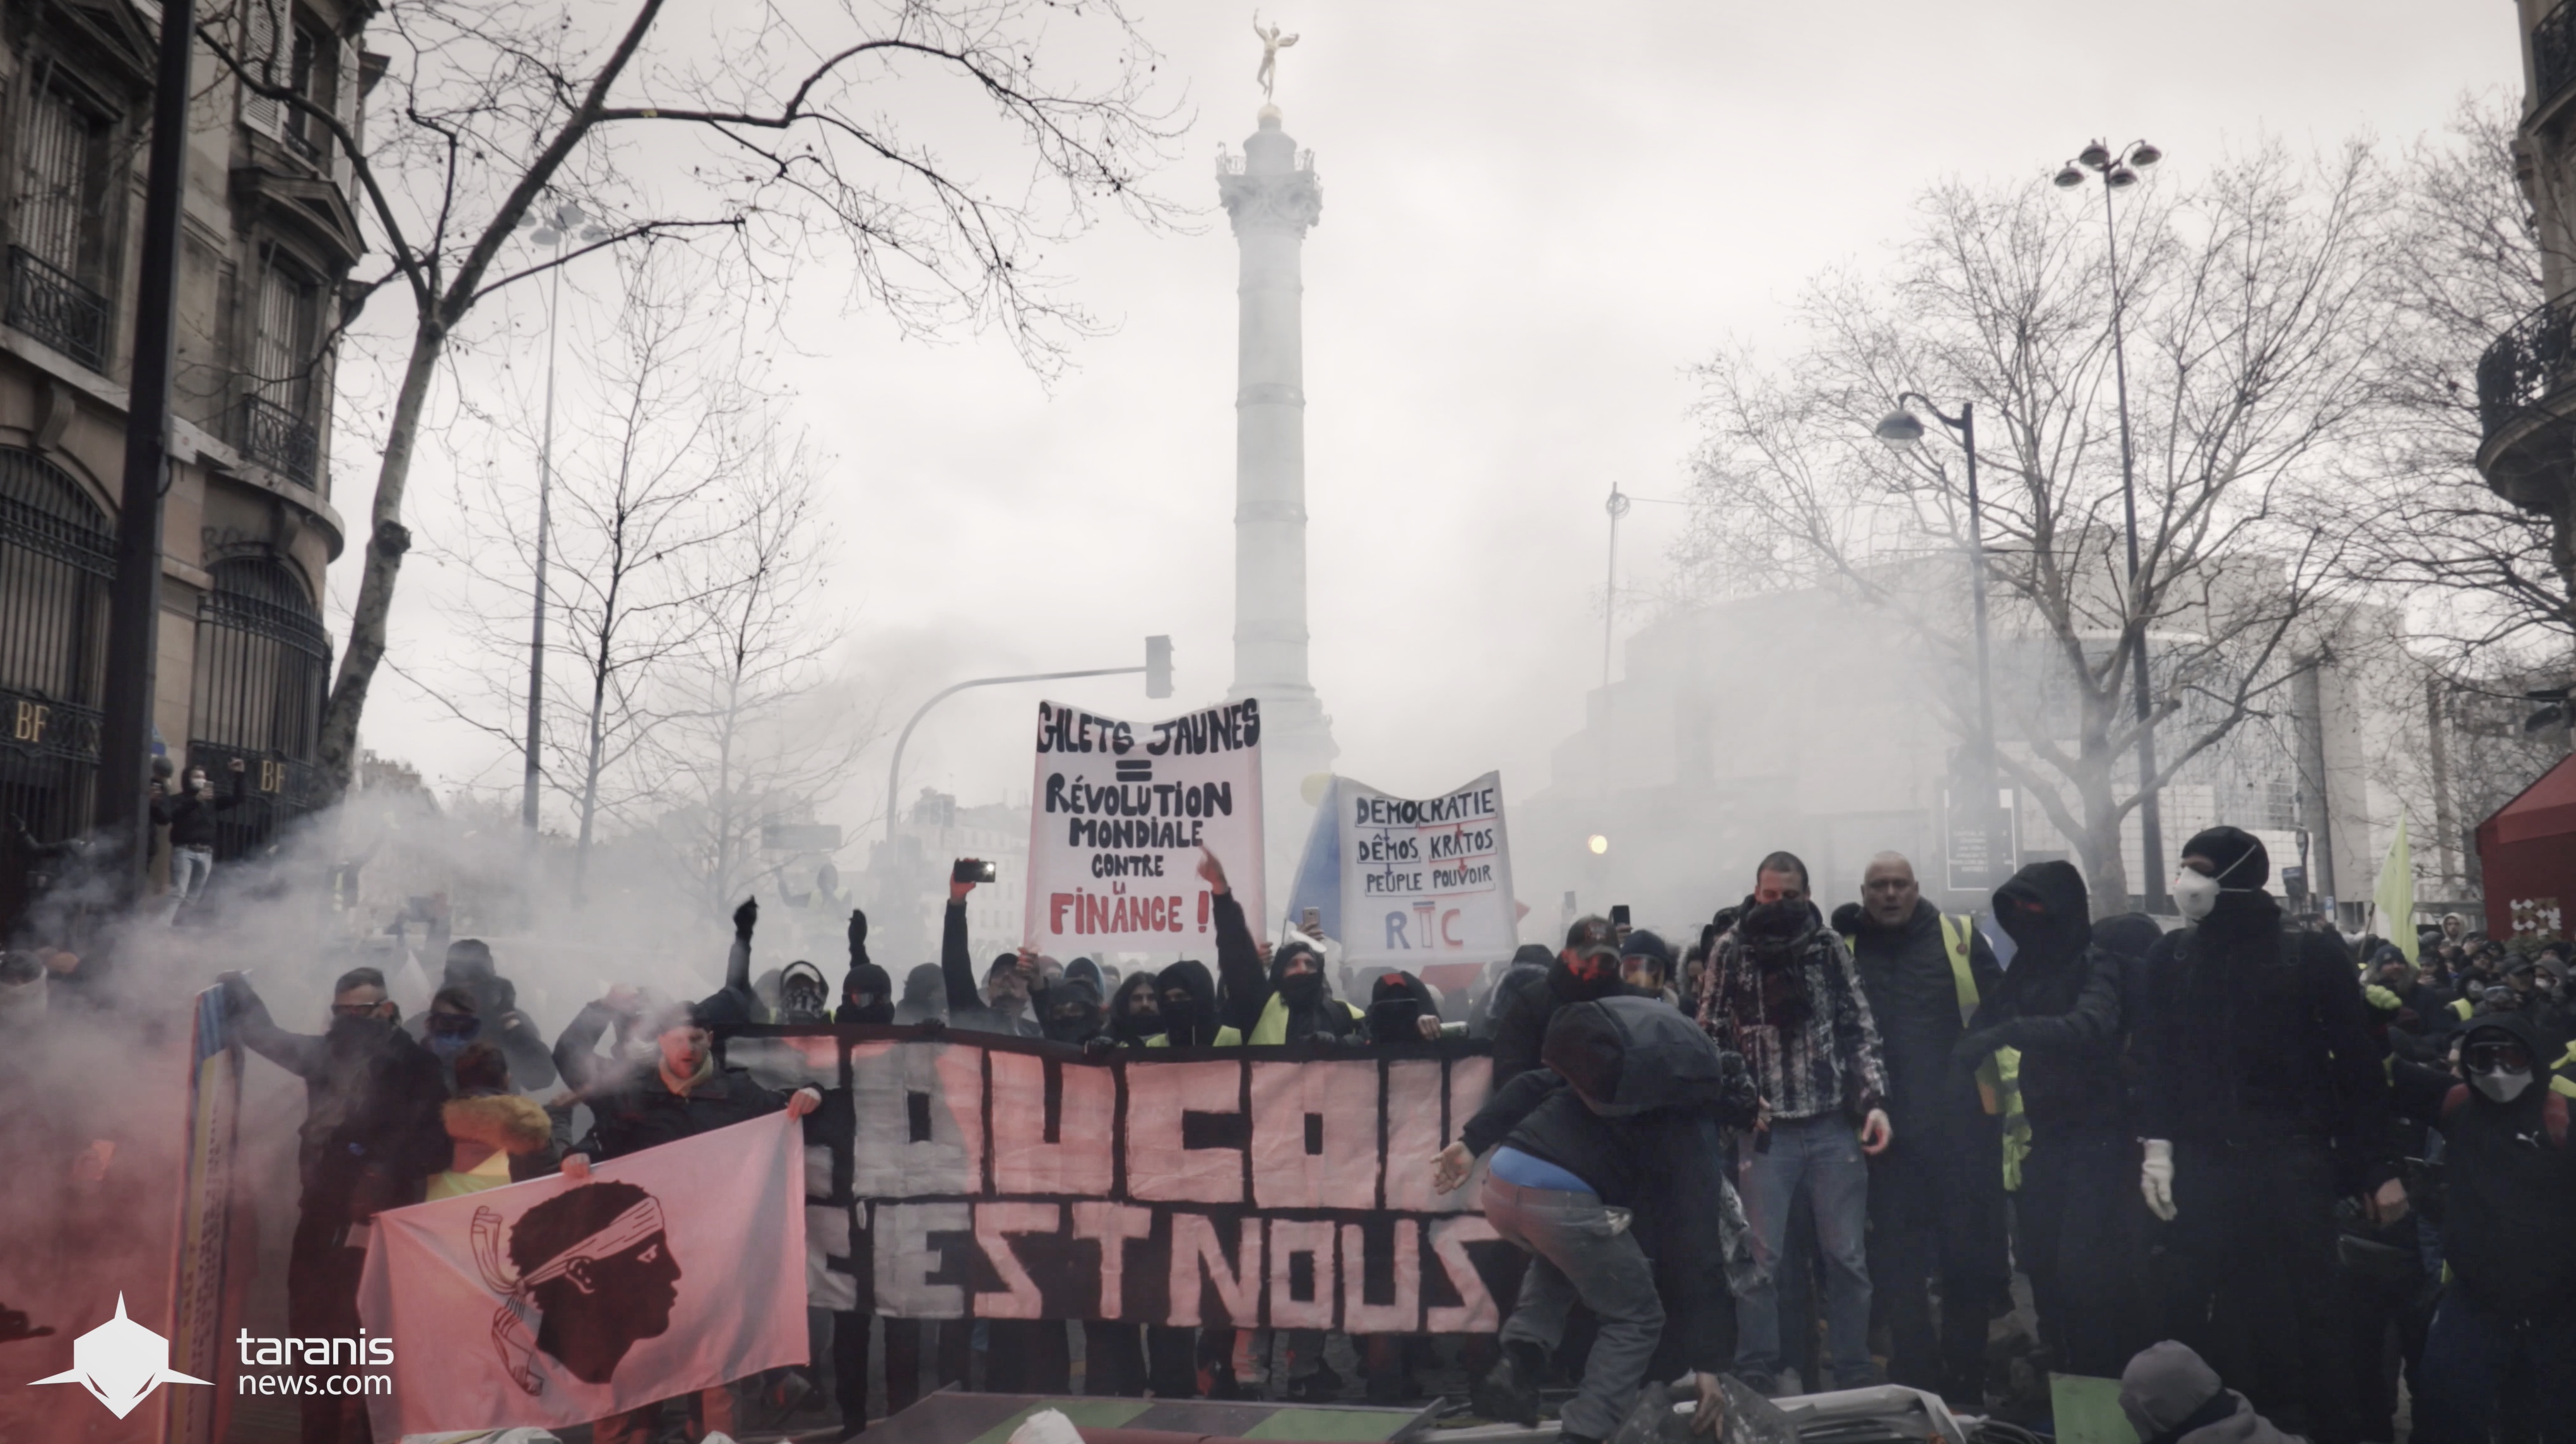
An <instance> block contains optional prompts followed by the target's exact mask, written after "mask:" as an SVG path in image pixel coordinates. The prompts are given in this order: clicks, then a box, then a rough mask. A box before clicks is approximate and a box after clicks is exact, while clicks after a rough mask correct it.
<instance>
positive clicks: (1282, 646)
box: [1217, 105, 1340, 907]
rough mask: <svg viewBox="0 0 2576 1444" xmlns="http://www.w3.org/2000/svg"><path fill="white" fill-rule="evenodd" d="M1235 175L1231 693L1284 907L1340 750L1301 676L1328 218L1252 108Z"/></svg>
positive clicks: (1222, 188) (1227, 167) (1302, 165)
mask: <svg viewBox="0 0 2576 1444" xmlns="http://www.w3.org/2000/svg"><path fill="white" fill-rule="evenodd" d="M1243 150H1244V154H1243V157H1242V159H1241V161H1240V162H1237V161H1235V160H1233V159H1232V158H1231V157H1228V158H1226V159H1223V160H1220V162H1219V167H1218V173H1217V192H1218V195H1219V197H1220V198H1221V199H1222V200H1223V201H1224V203H1225V210H1226V215H1227V216H1228V217H1229V218H1230V219H1231V220H1232V221H1233V223H1234V238H1235V245H1236V247H1237V248H1238V250H1239V251H1240V253H1241V257H1242V265H1241V270H1240V272H1239V280H1238V282H1237V285H1236V291H1235V294H1236V297H1237V301H1238V304H1239V307H1240V310H1239V315H1240V320H1241V331H1240V341H1239V346H1238V350H1237V353H1236V386H1235V399H1234V407H1235V411H1234V415H1235V423H1234V425H1235V430H1234V437H1235V441H1234V498H1235V501H1234V687H1233V690H1232V691H1231V693H1229V696H1230V698H1232V699H1233V700H1241V699H1243V698H1245V697H1254V698H1258V699H1259V700H1260V703H1261V716H1262V750H1263V780H1264V785H1263V789H1262V790H1263V793H1264V796H1263V799H1262V805H1263V808H1264V819H1263V821H1264V824H1265V825H1264V829H1263V830H1264V832H1265V833H1266V837H1265V840H1264V842H1265V847H1266V848H1267V850H1268V852H1269V867H1268V869H1267V871H1268V873H1269V877H1270V881H1271V889H1270V896H1271V898H1272V899H1273V902H1274V905H1276V906H1283V907H1284V906H1285V904H1286V901H1287V880H1288V878H1289V876H1290V875H1291V873H1292V872H1293V871H1294V869H1295V866H1296V861H1297V851H1298V849H1299V848H1300V847H1301V846H1302V845H1303V843H1304V841H1305V837H1306V831H1307V827H1308V825H1309V823H1310V822H1311V821H1312V818H1313V814H1314V808H1313V805H1312V803H1311V802H1309V801H1308V800H1306V798H1305V797H1304V796H1303V791H1304V783H1305V782H1306V780H1307V779H1308V778H1309V777H1311V776H1314V775H1316V774H1319V773H1322V772H1325V771H1327V770H1329V769H1330V768H1331V766H1332V764H1333V758H1334V757H1335V756H1336V755H1337V754H1338V752H1339V750H1340V749H1338V748H1336V747H1335V746H1334V745H1333V734H1332V719H1331V718H1329V717H1327V716H1325V715H1324V709H1323V704H1322V702H1321V701H1320V700H1318V699H1317V697H1316V696H1315V688H1314V685H1313V683H1312V682H1311V681H1310V680H1309V678H1308V676H1307V673H1306V358H1305V342H1304V336H1303V321H1302V309H1303V305H1304V296H1305V282H1304V280H1303V279H1302V277H1301V275H1300V267H1299V255H1300V252H1301V251H1302V250H1303V248H1304V246H1305V243H1306V228H1307V227H1309V226H1311V225H1313V224H1315V222H1316V220H1317V218H1318V217H1319V216H1320V215H1321V214H1322V212H1323V207H1324V193H1323V189H1322V188H1321V187H1320V186H1319V185H1317V184H1316V181H1315V161H1314V156H1313V154H1312V153H1311V152H1310V153H1308V154H1306V155H1302V156H1301V155H1299V154H1298V153H1297V144H1296V142H1295V141H1293V140H1290V139H1289V138H1288V136H1287V134H1286V133H1285V132H1284V131H1282V130H1281V129H1280V128H1279V108H1278V107H1277V106H1272V105H1265V106H1263V107H1262V108H1261V128H1260V129H1259V130H1258V131H1256V132H1255V133H1254V134H1253V136H1252V137H1251V138H1250V139H1249V140H1246V141H1245V142H1244V143H1243Z"/></svg>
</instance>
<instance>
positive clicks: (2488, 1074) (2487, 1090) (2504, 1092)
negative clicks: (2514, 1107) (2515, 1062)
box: [2469, 1068, 2531, 1103]
mask: <svg viewBox="0 0 2576 1444" xmlns="http://www.w3.org/2000/svg"><path fill="white" fill-rule="evenodd" d="M2469 1082H2470V1083H2471V1084H2473V1085H2475V1086H2476V1088H2477V1090H2478V1091H2479V1092H2481V1093H2484V1094H2485V1095H2487V1096H2488V1097H2489V1098H2492V1099H2494V1100H2495V1101H2497V1102H2498V1103H2511V1102H2512V1101H2513V1100H2515V1099H2516V1098H2519V1097H2521V1096H2522V1090H2523V1089H2525V1088H2528V1087H2530V1086H2531V1070H2530V1069H2528V1068H2516V1069H2505V1068H2498V1069H2495V1070H2493V1071H2485V1070H2481V1071H2478V1072H2474V1073H2471V1074H2470V1075H2469Z"/></svg>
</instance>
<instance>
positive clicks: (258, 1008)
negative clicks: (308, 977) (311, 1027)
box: [223, 974, 551, 1225]
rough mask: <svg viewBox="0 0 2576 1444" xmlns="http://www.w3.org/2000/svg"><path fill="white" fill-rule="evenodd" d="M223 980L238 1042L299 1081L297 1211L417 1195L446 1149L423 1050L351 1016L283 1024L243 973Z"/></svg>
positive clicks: (335, 1212)
mask: <svg viewBox="0 0 2576 1444" xmlns="http://www.w3.org/2000/svg"><path fill="white" fill-rule="evenodd" d="M223 987H224V1003H225V1007H226V1010H227V1012H228V1013H229V1014H230V1016H231V1018H232V1020H233V1026H234V1027H235V1028H237V1029H239V1030H240V1033H241V1038H242V1041H243V1042H244V1043H247V1044H249V1045H250V1048H251V1051H252V1052H255V1053H257V1054H259V1055H260V1056H261V1057H263V1058H266V1059H268V1060H269V1061H270V1062H272V1063H275V1064H276V1065H277V1066H279V1067H281V1068H283V1069H285V1070H286V1071H287V1072H289V1073H292V1074H294V1075H295V1076H297V1077H298V1078H301V1079H303V1080H304V1103H305V1111H304V1124H303V1127H302V1129H301V1137H300V1140H299V1142H300V1145H301V1146H300V1148H299V1150H298V1154H299V1160H298V1161H299V1171H300V1173H301V1175H302V1181H303V1185H304V1197H303V1205H302V1206H303V1210H304V1212H305V1213H306V1214H308V1215H311V1216H313V1217H315V1218H317V1219H328V1220H330V1221H331V1222H332V1223H333V1224H334V1225H337V1224H341V1223H349V1222H355V1221H357V1220H358V1219H359V1218H361V1217H364V1216H366V1215H368V1214H371V1213H372V1212H373V1211H374V1210H375V1209H378V1208H386V1207H392V1206H394V1205H397V1204H405V1203H411V1202H413V1201H415V1200H417V1199H418V1198H419V1197H420V1192H421V1188H422V1185H423V1184H425V1183H426V1182H427V1180H428V1178H429V1176H430V1175H431V1174H433V1173H436V1172H437V1171H438V1170H440V1169H442V1168H445V1167H446V1166H447V1160H448V1157H449V1153H450V1143H449V1140H448V1137H447V1125H446V1124H445V1123H444V1122H443V1121H441V1119H440V1116H439V1109H440V1107H441V1106H442V1105H444V1104H445V1103H446V1101H447V1084H446V1081H445V1080H444V1079H443V1078H442V1077H441V1075H440V1073H439V1067H438V1060H437V1059H436V1058H435V1057H433V1056H431V1054H430V1052H429V1050H428V1049H426V1048H423V1047H421V1046H420V1045H419V1044H418V1043H415V1042H413V1041H412V1040H411V1038H410V1036H409V1035H407V1034H405V1033H404V1032H403V1031H402V1030H401V1029H399V1028H396V1027H393V1026H391V1025H388V1024H380V1023H379V1024H369V1023H364V1022H360V1021H358V1020H355V1019H339V1018H335V1019H333V1020H332V1025H331V1031H330V1032H328V1033H325V1034H322V1035H320V1036H315V1035H312V1034H306V1033H290V1032H287V1031H286V1030H285V1029H283V1028H281V1027H279V1026H278V1025H277V1023H276V1022H275V1020H273V1019H272V1018H270V1016H269V1012H268V1005H267V1004H266V1003H264V1002H262V1001H261V1000H260V996H259V994H258V993H257V992H255V991H253V990H252V988H251V985H250V982H249V980H247V979H245V978H242V977H241V976H239V975H238V974H236V975H232V976H229V977H227V978H226V979H225V980H224V985H223ZM549 1071H551V1070H549Z"/></svg>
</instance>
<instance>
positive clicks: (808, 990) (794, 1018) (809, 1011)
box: [778, 979, 831, 1023]
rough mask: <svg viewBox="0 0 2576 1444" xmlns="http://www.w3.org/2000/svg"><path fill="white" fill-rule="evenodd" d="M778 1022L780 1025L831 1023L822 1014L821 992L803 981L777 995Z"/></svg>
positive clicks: (783, 989) (781, 990)
mask: <svg viewBox="0 0 2576 1444" xmlns="http://www.w3.org/2000/svg"><path fill="white" fill-rule="evenodd" d="M778 1021H780V1022H782V1023H824V1022H829V1021H831V1020H830V1019H829V1018H828V1017H827V1016H825V1014H824V1012H823V990H822V989H821V988H819V987H816V986H814V985H813V984H812V983H810V982H807V981H805V980H803V979H799V980H797V981H796V982H795V983H793V984H791V985H789V986H788V987H785V988H782V989H780V990H779V993H778Z"/></svg>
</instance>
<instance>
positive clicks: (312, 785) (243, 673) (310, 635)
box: [188, 556, 331, 858]
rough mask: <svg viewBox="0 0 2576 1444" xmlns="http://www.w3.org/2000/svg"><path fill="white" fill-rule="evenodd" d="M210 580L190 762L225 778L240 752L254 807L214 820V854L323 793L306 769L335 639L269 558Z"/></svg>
mask: <svg viewBox="0 0 2576 1444" xmlns="http://www.w3.org/2000/svg"><path fill="white" fill-rule="evenodd" d="M208 570H209V572H210V573H211V574H212V576H213V579H214V585H213V586H212V587H211V588H209V589H208V590H207V592H206V597H205V601H204V602H203V603H201V604H200V605H199V606H198V609H197V687H196V706H195V710H194V713H193V715H192V717H191V719H190V723H189V735H188V765H189V766H192V767H203V768H205V769H206V770H207V771H208V772H209V773H211V774H214V783H215V786H216V788H217V789H218V790H222V789H226V788H229V787H230V786H231V785H232V784H231V783H230V782H229V781H228V780H227V779H226V778H225V777H223V776H222V774H223V773H224V772H226V771H228V770H229V768H228V767H227V764H228V763H229V762H231V761H232V760H233V759H234V758H239V759H241V761H242V764H243V770H244V776H243V785H244V787H245V789H246V790H247V791H249V792H250V793H251V794H252V795H253V796H254V797H255V798H256V799H257V800H258V805H255V806H251V807H244V808H235V809H233V810H231V811H229V812H227V813H225V814H224V815H223V817H222V820H221V821H219V822H218V823H217V825H216V831H217V834H218V836H217V841H216V844H215V855H216V856H217V857H219V858H231V857H238V856H240V855H242V854H243V853H245V852H248V851H252V850H254V849H256V848H257V847H258V846H259V845H260V844H261V843H263V842H265V841H266V840H267V839H268V838H269V837H270V835H271V834H272V833H273V832H274V831H275V829H276V827H277V825H278V824H279V823H281V822H284V821H286V820H288V819H289V818H290V817H293V816H295V815H297V814H299V813H302V812H305V811H307V810H309V809H310V808H312V807H313V806H314V805H315V804H316V803H317V802H318V801H319V797H320V789H319V787H318V785H317V784H318V778H317V777H316V776H315V772H314V768H313V766H312V762H313V756H314V752H315V749H316V747H317V745H318V743H319V741H320V737H321V730H322V699H323V696H324V689H325V688H326V687H327V686H328V685H329V677H330V668H331V637H330V634H329V633H327V632H325V631H324V630H323V629H322V613H321V609H320V608H318V607H316V606H315V605H314V604H313V597H312V595H311V594H310V593H309V592H307V591H306V590H305V588H304V579H303V577H302V576H300V575H299V574H297V572H296V571H295V569H294V568H293V567H290V566H288V565H287V564H286V563H285V562H282V561H280V560H278V559H277V558H275V557H269V556H252V557H236V558H233V559H230V560H227V561H219V562H217V563H215V564H214V566H212V567H211V568H209V569H208Z"/></svg>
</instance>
